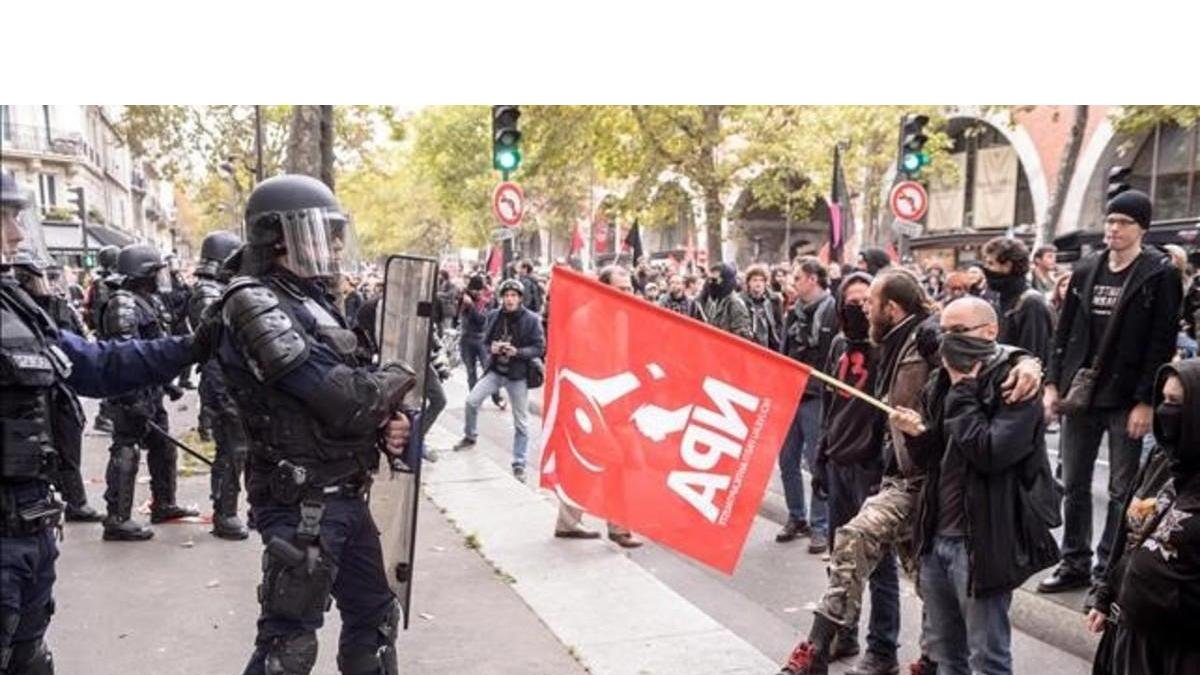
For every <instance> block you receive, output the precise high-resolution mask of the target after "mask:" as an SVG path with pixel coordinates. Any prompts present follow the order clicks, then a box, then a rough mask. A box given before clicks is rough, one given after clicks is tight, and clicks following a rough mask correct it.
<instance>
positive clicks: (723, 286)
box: [703, 262, 754, 341]
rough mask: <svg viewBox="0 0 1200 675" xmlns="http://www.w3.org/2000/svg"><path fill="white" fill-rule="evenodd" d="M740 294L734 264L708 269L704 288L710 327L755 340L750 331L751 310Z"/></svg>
mask: <svg viewBox="0 0 1200 675" xmlns="http://www.w3.org/2000/svg"><path fill="white" fill-rule="evenodd" d="M735 290H737V268H736V267H734V266H733V265H732V264H731V263H724V262H723V263H717V264H715V265H713V266H712V267H710V268H709V272H708V280H707V281H706V282H705V284H704V293H703V297H704V301H703V306H704V316H706V317H708V323H709V324H710V325H712V326H715V327H717V328H720V329H721V330H723V331H725V332H727V333H733V334H734V335H736V336H738V337H740V338H745V339H747V340H751V341H753V340H754V334H753V333H752V332H751V328H750V310H749V309H747V308H746V303H745V302H743V301H742V298H741V296H740V295H738V294H737V293H735V292H734V291H735Z"/></svg>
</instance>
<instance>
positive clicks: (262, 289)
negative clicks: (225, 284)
mask: <svg viewBox="0 0 1200 675" xmlns="http://www.w3.org/2000/svg"><path fill="white" fill-rule="evenodd" d="M221 320H222V322H224V324H225V326H226V327H228V328H229V329H230V330H231V331H232V332H233V336H234V339H235V341H236V342H237V344H238V346H239V348H240V349H241V352H242V355H243V356H244V357H245V358H246V362H247V364H248V365H249V366H250V369H251V370H252V371H253V372H254V375H255V377H257V378H258V379H259V380H262V381H264V382H267V381H271V380H274V379H277V378H280V377H282V376H284V375H286V374H287V373H289V372H291V371H292V370H293V369H294V368H295V367H296V366H299V365H300V364H301V363H303V362H304V360H305V359H307V358H308V352H309V346H308V340H306V339H305V337H304V335H303V334H302V333H301V332H300V331H298V330H297V329H296V326H295V324H294V323H293V322H292V317H291V316H289V315H288V313H287V312H285V311H284V310H283V308H282V307H280V305H279V298H277V297H276V296H275V293H274V292H273V291H272V290H271V289H270V288H267V287H266V286H264V285H263V284H261V283H259V282H258V281H257V280H255V279H253V278H250V277H239V278H237V279H235V280H234V281H233V282H232V283H230V284H229V288H227V289H226V290H225V295H224V297H223V298H222V299H221Z"/></svg>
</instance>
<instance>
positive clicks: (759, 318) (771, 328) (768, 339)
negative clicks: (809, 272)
mask: <svg viewBox="0 0 1200 675" xmlns="http://www.w3.org/2000/svg"><path fill="white" fill-rule="evenodd" d="M742 300H743V301H744V302H745V303H746V308H747V309H749V310H750V332H751V334H752V335H753V336H754V337H753V339H754V341H755V342H757V343H758V344H760V345H762V346H763V347H766V348H767V349H770V350H771V351H779V349H780V348H781V347H782V346H783V298H781V297H779V296H778V295H777V294H775V293H773V292H770V291H769V290H768V289H767V268H766V266H765V265H753V266H751V267H750V269H748V270H746V292H745V293H744V294H743V295H742Z"/></svg>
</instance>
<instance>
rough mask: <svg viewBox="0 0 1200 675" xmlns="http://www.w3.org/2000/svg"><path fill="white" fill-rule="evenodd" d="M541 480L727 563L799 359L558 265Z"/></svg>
mask: <svg viewBox="0 0 1200 675" xmlns="http://www.w3.org/2000/svg"><path fill="white" fill-rule="evenodd" d="M553 275H554V276H553V279H552V281H551V284H550V309H549V316H550V329H549V335H550V344H549V349H548V351H547V358H546V360H547V363H546V389H545V393H544V396H545V404H546V405H545V411H546V414H545V417H544V421H543V424H544V428H543V430H542V478H541V484H542V486H543V487H546V488H549V489H553V490H554V491H555V492H556V493H557V494H558V496H559V498H561V499H563V500H564V501H565V502H567V503H570V504H573V505H576V506H579V507H581V508H583V509H584V510H586V511H588V512H589V513H592V514H595V515H597V516H600V517H602V518H606V519H608V520H611V521H613V522H616V523H619V524H621V525H624V526H625V527H628V528H630V529H632V530H633V531H635V532H638V533H641V534H643V535H645V536H647V537H649V538H651V539H653V540H655V541H658V542H659V543H661V544H663V545H665V546H669V547H671V548H673V549H675V550H676V551H679V552H680V553H683V554H685V555H688V556H690V557H692V558H695V559H696V560H699V561H701V562H703V563H705V564H708V565H711V566H713V567H715V568H717V569H719V570H722V571H723V572H726V573H732V572H733V569H734V567H735V566H736V565H737V561H738V558H739V556H740V555H741V551H742V547H743V546H744V545H745V542H746V537H747V535H748V534H749V532H750V526H751V524H752V523H753V520H754V516H755V514H756V513H757V512H758V506H759V503H760V502H761V501H762V496H763V491H764V490H765V489H766V486H767V481H768V480H769V478H770V476H771V474H772V472H773V471H774V468H775V460H776V457H777V455H778V452H779V448H780V447H781V446H782V444H783V440H784V437H785V436H786V435H787V432H788V427H789V426H790V425H791V422H792V417H793V416H794V415H795V413H796V407H797V405H799V403H800V397H801V394H802V393H803V391H804V385H805V384H806V382H807V381H808V374H809V369H808V368H807V367H806V366H804V365H802V364H800V363H797V362H795V361H792V360H790V359H787V358H785V357H783V356H781V355H779V354H776V353H774V352H771V351H769V350H766V349H763V348H761V347H759V346H757V345H755V344H753V343H751V342H748V341H745V340H742V339H741V338H738V337H735V336H733V335H730V334H728V333H725V332H722V331H719V330H717V329H715V328H712V327H711V326H707V325H705V324H703V323H700V322H698V321H693V320H692V319H689V318H686V317H684V316H681V315H679V314H676V313H674V312H670V311H668V310H665V309H662V308H660V307H658V306H656V305H653V304H651V303H648V302H645V301H644V300H641V299H639V298H637V297H636V296H633V295H627V294H624V293H621V292H619V291H617V290H615V289H613V288H610V287H608V286H605V285H603V284H600V283H599V282H596V281H593V280H591V279H588V278H587V277H585V276H583V275H581V274H578V273H576V272H573V271H570V270H568V269H565V268H562V267H556V268H555V269H554V272H553Z"/></svg>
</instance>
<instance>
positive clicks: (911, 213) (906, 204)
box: [888, 180, 929, 222]
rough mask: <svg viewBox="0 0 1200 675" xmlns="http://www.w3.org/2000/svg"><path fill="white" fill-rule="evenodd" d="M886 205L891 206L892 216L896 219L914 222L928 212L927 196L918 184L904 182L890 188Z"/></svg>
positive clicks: (908, 181)
mask: <svg viewBox="0 0 1200 675" xmlns="http://www.w3.org/2000/svg"><path fill="white" fill-rule="evenodd" d="M888 203H889V204H891V207H892V214H893V215H895V216H896V217H897V218H899V219H901V220H907V221H909V222H916V221H918V220H920V219H921V218H922V217H924V215H925V212H926V211H928V210H929V194H928V193H926V192H925V187H924V186H923V185H921V184H920V183H918V182H916V181H911V180H906V181H904V182H902V183H897V184H896V187H894V188H892V194H891V196H890V197H888Z"/></svg>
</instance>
